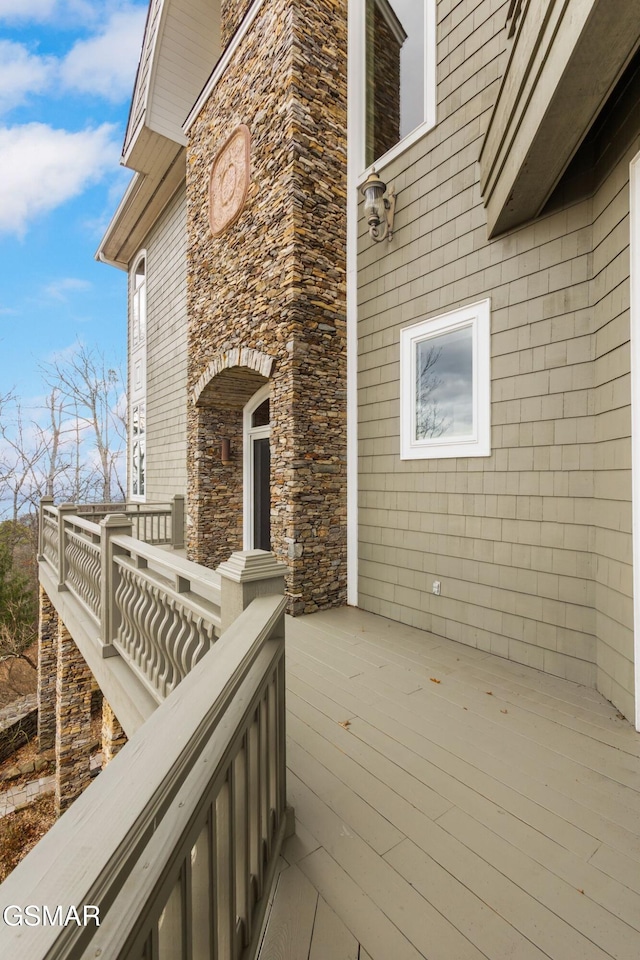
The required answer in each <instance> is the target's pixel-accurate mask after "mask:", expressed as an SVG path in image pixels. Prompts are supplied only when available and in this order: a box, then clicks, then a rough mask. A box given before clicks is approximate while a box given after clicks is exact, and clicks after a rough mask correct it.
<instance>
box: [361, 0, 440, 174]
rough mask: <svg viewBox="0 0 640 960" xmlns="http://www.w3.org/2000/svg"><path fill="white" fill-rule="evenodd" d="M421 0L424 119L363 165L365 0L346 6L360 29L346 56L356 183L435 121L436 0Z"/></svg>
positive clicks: (399, 154) (365, 71) (386, 161)
mask: <svg viewBox="0 0 640 960" xmlns="http://www.w3.org/2000/svg"><path fill="white" fill-rule="evenodd" d="M424 2H425V18H424V21H425V22H424V30H425V37H424V49H425V71H424V103H425V119H424V121H423V123H421V124H420V125H419V126H417V127H416V128H415V129H414V130H412V131H411V132H410V133H408V134H407V135H406V136H405V137H403V138H402V139H401V140H399V141H398V143H396V144H394V145H393V147H391V149H390V150H387V152H386V153H384V154H382V156H381V157H376V159H375V160H374V162H373V164H371V165H370V166H368V167H367V168H366V169H365V127H366V124H365V121H364V116H365V110H366V102H367V49H366V30H365V29H364V23H365V14H366V0H350V3H349V7H350V8H351V6H352V5H353V7H355V9H356V16H357V17H358V22H359V24H360V29H359V30H358V32H357V34H356V36H355V38H354V42H353V54H351V36H350V38H349V39H350V48H349V50H350V57H349V72H350V74H351V72H352V71H353V76H354V78H356V80H355V82H356V83H357V93H356V97H357V100H358V101H359V103H360V111H361V113H362V118H361V122H360V123H359V124H358V126H359V127H360V134H361V135H360V139H359V142H358V143H357V144H356V145H355V149H356V150H357V152H358V169H359V170H360V171H362V172H361V173H360V174H359V176H358V186H360V185H361V184H362V183H363V182H364V181H365V180H366V178H367V176H368V175H369V172H370V171H371V167H372V166H375V168H376V170H377V171H378V173H380V172H381V171H382V170H383V169H384V167H386V166H387V165H388V164H390V163H391V161H392V160H395V159H396V158H397V157H399V156H401V154H403V153H404V152H405V150H408V149H409V147H412V146H413V145H414V143H417V142H418V140H420V139H421V138H422V137H423V136H424V135H425V134H426V133H428V132H429V130H431V129H432V128H433V127H435V125H436V113H437V96H436V92H437V91H436V87H437V85H436V76H437V43H436V35H437V24H436V0H424Z"/></svg>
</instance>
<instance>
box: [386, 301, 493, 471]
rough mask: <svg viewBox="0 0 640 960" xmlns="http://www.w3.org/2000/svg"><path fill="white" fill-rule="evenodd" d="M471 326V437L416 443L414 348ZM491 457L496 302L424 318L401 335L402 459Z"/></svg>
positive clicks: (486, 302) (405, 329) (480, 302)
mask: <svg viewBox="0 0 640 960" xmlns="http://www.w3.org/2000/svg"><path fill="white" fill-rule="evenodd" d="M467 326H470V327H471V329H472V337H473V339H472V343H473V358H472V363H473V386H472V391H473V419H474V431H473V434H472V435H471V436H469V437H463V438H460V437H452V438H451V439H450V440H443V439H442V438H439V437H438V438H433V439H427V440H415V439H414V437H415V430H414V424H415V395H416V389H415V349H416V345H417V344H418V343H419V342H421V341H423V340H427V339H430V338H431V337H434V336H437V335H440V334H443V333H449V332H450V331H453V330H458V329H460V328H461V327H467ZM490 455H491V301H490V300H480V301H479V302H478V303H472V304H470V305H469V306H466V307H461V308H460V309H458V310H452V311H451V312H449V313H445V314H440V315H439V316H437V317H432V318H430V319H428V320H421V321H420V322H419V323H416V324H413V325H412V326H410V327H405V328H404V330H401V331H400V458H401V459H402V460H418V459H440V458H445V457H488V456H490Z"/></svg>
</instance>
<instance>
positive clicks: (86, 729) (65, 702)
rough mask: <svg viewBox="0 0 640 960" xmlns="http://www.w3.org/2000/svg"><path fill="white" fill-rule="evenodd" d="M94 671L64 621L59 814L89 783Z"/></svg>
mask: <svg viewBox="0 0 640 960" xmlns="http://www.w3.org/2000/svg"><path fill="white" fill-rule="evenodd" d="M93 683H94V680H93V674H92V673H91V671H90V670H89V667H88V666H87V664H86V662H85V660H84V658H83V657H82V654H81V653H80V651H79V650H78V648H77V646H76V644H75V642H74V640H73V637H72V636H71V634H70V633H69V631H68V630H67V628H66V627H65V625H64V623H63V622H62V620H60V621H59V624H58V660H57V671H56V744H55V746H56V813H57V814H58V815H60V814H61V813H63V812H64V810H66V808H67V807H68V806H70V805H71V803H73V801H74V800H75V799H76V797H78V796H79V795H80V794H81V793H82V791H83V790H84V789H85V788H86V787H87V786H88V785H89V782H90V780H91V776H90V772H89V761H90V751H91V694H92V688H93Z"/></svg>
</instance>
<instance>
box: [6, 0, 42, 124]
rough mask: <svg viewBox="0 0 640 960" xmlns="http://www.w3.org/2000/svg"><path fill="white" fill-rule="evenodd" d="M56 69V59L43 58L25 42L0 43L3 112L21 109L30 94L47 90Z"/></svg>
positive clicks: (8, 41)
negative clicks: (33, 51)
mask: <svg viewBox="0 0 640 960" xmlns="http://www.w3.org/2000/svg"><path fill="white" fill-rule="evenodd" d="M0 2H2V0H0ZM54 70H55V60H54V59H53V58H52V57H39V56H37V55H35V54H32V53H30V52H29V50H28V49H27V48H26V47H25V46H23V44H21V43H12V42H11V41H10V40H0V113H4V112H6V111H7V110H11V109H13V107H17V106H18V105H19V104H21V103H22V102H23V101H24V100H25V99H26V97H27V96H28V95H29V94H31V93H42V92H43V91H44V90H46V88H47V87H48V85H49V84H50V82H51V80H52V79H53V74H54Z"/></svg>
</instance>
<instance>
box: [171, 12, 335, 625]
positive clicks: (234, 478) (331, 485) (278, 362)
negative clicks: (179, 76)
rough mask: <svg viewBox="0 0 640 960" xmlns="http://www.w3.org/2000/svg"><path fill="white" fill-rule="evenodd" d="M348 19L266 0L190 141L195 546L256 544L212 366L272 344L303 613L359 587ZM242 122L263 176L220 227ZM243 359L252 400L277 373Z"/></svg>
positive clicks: (211, 560)
mask: <svg viewBox="0 0 640 960" xmlns="http://www.w3.org/2000/svg"><path fill="white" fill-rule="evenodd" d="M237 6H238V9H240V7H241V6H242V4H238V5H237ZM346 22H347V16H346V0H315V2H312V0H299V2H297V3H291V2H290V0H265V3H264V4H263V6H262V7H261V9H260V12H259V14H258V16H257V18H256V20H255V21H254V23H253V25H252V27H251V29H250V30H249V31H248V33H247V35H246V37H245V38H244V40H243V42H242V44H241V45H240V47H239V49H238V51H237V52H236V54H235V56H234V58H233V60H232V62H231V63H230V65H229V67H228V68H227V70H226V71H225V74H224V76H223V77H222V78H221V80H220V82H219V83H218V85H217V87H216V88H215V89H214V91H213V92H212V94H211V97H210V99H209V101H208V103H207V104H206V106H205V107H204V108H203V110H202V112H201V114H200V116H199V118H198V120H197V121H196V123H195V124H194V126H193V128H192V129H191V132H190V138H191V142H190V145H189V148H188V160H187V204H188V236H189V246H188V260H187V264H188V267H187V269H188V313H189V351H188V352H189V371H188V392H189V393H190V394H191V395H192V396H193V392H194V390H195V388H196V387H198V389H199V390H200V392H199V393H198V399H197V402H193V401H192V402H190V409H189V413H188V473H189V490H188V513H189V554H190V556H191V557H193V559H196V560H198V561H199V562H202V563H206V564H207V565H210V566H216V565H217V564H218V563H220V562H221V561H223V560H225V559H226V558H227V557H228V556H229V553H230V552H231V551H232V550H237V549H241V548H242V536H241V531H242V444H241V439H242V435H241V431H242V408H241V405H240V403H239V402H238V396H237V395H235V396H234V395H233V381H232V379H231V378H229V377H227V378H225V377H224V376H223V375H222V374H219V375H218V376H216V377H213V378H212V379H211V381H210V382H209V384H208V385H207V386H206V387H205V388H204V389H202V384H201V381H202V378H203V375H204V374H205V372H206V371H207V369H210V365H211V363H212V361H213V359H214V358H215V357H216V356H219V355H220V353H221V352H223V351H232V350H234V349H237V350H239V351H242V350H243V349H244V350H246V349H247V348H248V349H249V350H253V351H257V352H259V353H261V354H263V355H265V356H266V357H268V358H271V359H272V366H271V370H270V374H269V376H270V383H271V538H272V549H273V551H274V553H275V555H276V557H277V558H278V559H280V560H282V561H284V562H285V563H287V564H288V566H289V569H290V575H289V577H288V582H287V592H288V595H289V597H290V610H291V611H292V612H294V613H300V612H303V611H312V610H316V609H319V608H321V607H326V606H330V605H335V604H340V603H344V601H345V598H346V47H347V36H346ZM239 124H246V125H247V126H248V128H249V130H250V133H251V150H250V154H251V155H250V164H251V180H250V184H249V189H248V193H247V198H246V202H245V206H244V209H243V211H242V213H241V215H240V217H239V218H238V220H237V221H236V222H235V223H233V224H232V225H231V226H230V227H229V228H228V229H227V230H226V232H225V233H223V234H222V235H221V236H219V237H217V238H215V239H214V238H213V237H212V235H211V232H210V229H209V223H208V187H209V174H210V170H211V165H212V162H213V160H214V158H215V157H216V155H217V153H218V151H219V150H220V148H221V147H222V146H223V145H224V143H225V141H226V140H227V138H228V137H229V135H230V134H231V133H232V132H233V130H234V129H235V128H236V127H237V126H238V125H239ZM240 368H242V364H241V363H240V364H239V367H238V372H239V373H240V374H241V376H244V377H245V380H244V383H245V385H246V387H247V390H248V389H249V388H250V387H251V388H252V389H251V392H250V393H249V394H248V396H247V397H246V399H247V400H248V399H249V397H250V396H251V395H252V393H255V390H257V389H258V388H259V386H260V384H261V383H264V382H265V380H264V378H262V379H260V378H258V377H257V376H255V375H254V377H253V380H252V379H251V376H250V371H249V370H246V369H244V370H241V369H240ZM236 385H237V381H236ZM244 402H246V400H244V398H243V403H244ZM223 429H224V430H226V431H227V433H226V435H227V436H230V438H231V440H232V446H233V448H234V451H235V452H234V459H233V466H232V467H223V466H222V464H220V459H219V442H220V436H221V434H220V431H222V430H223Z"/></svg>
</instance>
